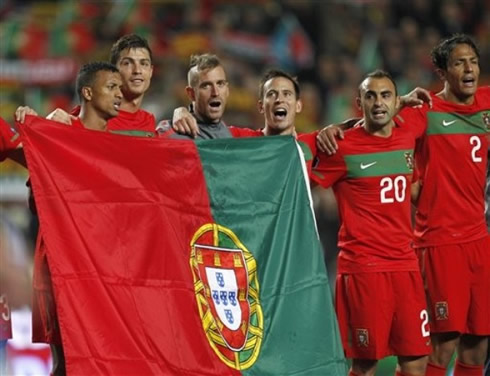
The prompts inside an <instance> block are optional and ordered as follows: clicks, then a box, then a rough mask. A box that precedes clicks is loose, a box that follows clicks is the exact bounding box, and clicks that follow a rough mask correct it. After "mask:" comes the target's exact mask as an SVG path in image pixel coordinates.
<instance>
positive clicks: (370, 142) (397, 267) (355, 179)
mask: <svg viewBox="0 0 490 376" xmlns="http://www.w3.org/2000/svg"><path fill="white" fill-rule="evenodd" d="M310 144H311V143H310ZM338 146H339V148H338V150H337V153H336V154H334V155H331V156H329V155H327V154H325V153H319V154H318V155H317V157H316V159H315V161H314V163H313V171H312V174H311V179H312V180H314V181H315V182H317V183H318V184H320V185H321V186H323V187H324V188H327V187H330V186H333V191H334V193H335V197H336V198H337V204H338V208H339V217H340V222H341V226H340V231H339V235H338V246H339V248H340V253H339V260H338V267H337V269H338V272H339V273H359V272H380V271H417V270H418V264H417V259H416V255H415V252H414V251H413V249H412V248H411V241H412V226H411V217H410V185H411V182H412V172H413V149H414V146H415V135H414V134H413V132H412V131H411V130H410V128H408V127H405V126H403V127H400V126H396V127H394V128H393V131H392V134H391V136H390V137H386V138H384V137H378V136H374V135H371V134H369V133H368V132H366V130H365V129H364V128H363V127H357V128H353V129H351V130H349V131H347V132H345V138H344V139H343V140H338Z"/></svg>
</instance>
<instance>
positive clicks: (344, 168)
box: [310, 70, 430, 376]
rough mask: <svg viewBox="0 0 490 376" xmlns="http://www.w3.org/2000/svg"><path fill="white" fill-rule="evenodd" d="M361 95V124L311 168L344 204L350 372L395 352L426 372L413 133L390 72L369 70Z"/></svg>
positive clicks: (343, 300)
mask: <svg viewBox="0 0 490 376" xmlns="http://www.w3.org/2000/svg"><path fill="white" fill-rule="evenodd" d="M357 103H358V105H359V107H360V109H362V111H363V116H364V118H363V120H364V124H363V126H359V127H356V128H353V129H351V130H349V131H347V132H345V138H344V139H343V140H339V142H338V147H339V150H338V151H337V153H336V154H334V155H327V154H326V153H318V154H317V157H316V159H315V162H314V165H313V172H312V174H311V178H312V180H313V181H315V182H316V183H318V184H320V185H321V186H322V187H324V188H326V187H330V186H333V190H334V193H335V196H336V198H337V202H338V207H339V212H340V218H341V228H340V231H339V239H338V242H339V248H340V253H339V259H338V270H337V273H338V274H337V282H336V308H337V316H338V319H339V325H340V332H341V336H342V342H343V346H344V350H345V353H346V356H347V357H349V358H352V359H353V361H352V368H351V371H350V375H359V376H360V375H374V373H375V370H376V364H377V361H378V360H379V359H382V358H384V357H386V356H388V355H391V354H394V355H397V356H398V369H397V375H420V376H422V375H424V373H425V367H426V364H427V354H429V352H430V337H429V335H430V333H429V325H428V322H429V316H428V313H427V310H426V302H425V296H424V288H423V283H422V277H421V275H420V271H419V267H418V263H417V258H416V255H415V253H414V252H413V249H412V248H411V241H412V227H411V218H410V198H411V193H410V192H411V184H412V172H413V167H414V164H413V150H414V148H415V134H414V132H413V131H412V129H411V128H410V127H407V126H406V125H404V124H396V123H395V121H394V120H393V116H394V115H395V113H396V108H397V107H398V104H399V97H398V95H397V92H396V86H395V83H394V81H393V80H392V78H391V77H390V76H389V74H388V73H386V72H384V71H379V70H378V71H375V72H373V73H370V74H368V75H367V77H366V78H365V79H364V81H363V82H362V83H361V85H360V86H359V97H358V98H357ZM310 136H311V137H312V138H313V142H311V143H310V145H311V144H313V145H314V144H315V142H314V139H315V134H311V135H310ZM314 154H316V153H315V152H314Z"/></svg>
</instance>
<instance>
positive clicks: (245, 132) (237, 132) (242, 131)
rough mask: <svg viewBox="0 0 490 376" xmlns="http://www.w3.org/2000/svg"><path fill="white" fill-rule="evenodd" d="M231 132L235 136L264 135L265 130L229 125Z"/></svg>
mask: <svg viewBox="0 0 490 376" xmlns="http://www.w3.org/2000/svg"><path fill="white" fill-rule="evenodd" d="M228 129H229V130H230V133H231V135H232V136H233V137H262V136H264V132H263V130H262V129H259V130H255V129H250V128H241V127H233V126H231V127H228Z"/></svg>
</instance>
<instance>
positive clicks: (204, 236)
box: [21, 117, 346, 376]
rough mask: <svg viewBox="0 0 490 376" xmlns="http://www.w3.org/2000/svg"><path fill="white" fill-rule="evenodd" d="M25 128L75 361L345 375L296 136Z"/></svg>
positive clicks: (72, 364) (70, 362) (168, 371)
mask: <svg viewBox="0 0 490 376" xmlns="http://www.w3.org/2000/svg"><path fill="white" fill-rule="evenodd" d="M21 132H22V136H23V143H24V149H25V153H26V156H27V160H28V165H29V171H30V174H31V182H32V185H33V191H34V193H35V199H36V203H37V208H38V213H39V219H40V225H41V228H42V232H43V236H44V241H45V244H46V248H47V258H48V263H49V268H50V270H51V278H52V282H53V286H54V293H55V300H56V304H57V314H58V317H59V322H60V328H61V334H62V341H63V346H64V353H65V357H66V366H67V371H68V374H75V375H76V374H80V375H81V374H83V375H90V374H111V375H151V374H153V375H200V376H202V375H240V374H244V375H261V376H264V375H343V374H346V363H345V359H344V356H343V351H342V349H341V343H340V339H339V334H338V329H337V321H336V318H335V315H334V311H333V307H332V302H331V297H330V290H329V285H328V281H327V273H326V270H325V266H324V261H323V253H322V249H321V246H320V243H319V239H318V234H317V231H316V227H315V221H314V216H313V214H312V210H311V199H310V197H309V193H308V192H309V191H308V189H309V187H308V184H307V181H306V179H305V175H304V171H303V163H302V160H301V158H302V157H301V153H300V152H299V151H298V150H299V149H298V146H297V144H296V142H295V141H294V139H293V138H289V137H270V138H267V139H264V138H250V139H222V140H207V141H200V142H196V143H194V142H191V141H176V140H163V139H158V138H138V137H131V136H124V135H115V134H109V133H104V132H96V131H90V130H86V129H73V128H70V127H67V126H64V125H58V124H57V123H53V122H50V121H49V120H44V119H40V118H37V117H28V119H27V122H26V126H22V127H21Z"/></svg>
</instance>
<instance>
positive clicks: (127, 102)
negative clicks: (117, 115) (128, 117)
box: [120, 95, 143, 113]
mask: <svg viewBox="0 0 490 376" xmlns="http://www.w3.org/2000/svg"><path fill="white" fill-rule="evenodd" d="M142 103H143V95H140V96H139V97H136V98H133V99H127V98H123V100H122V102H121V107H120V108H121V110H123V111H126V112H131V113H134V112H136V111H138V110H139V109H140V108H141V104H142Z"/></svg>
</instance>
